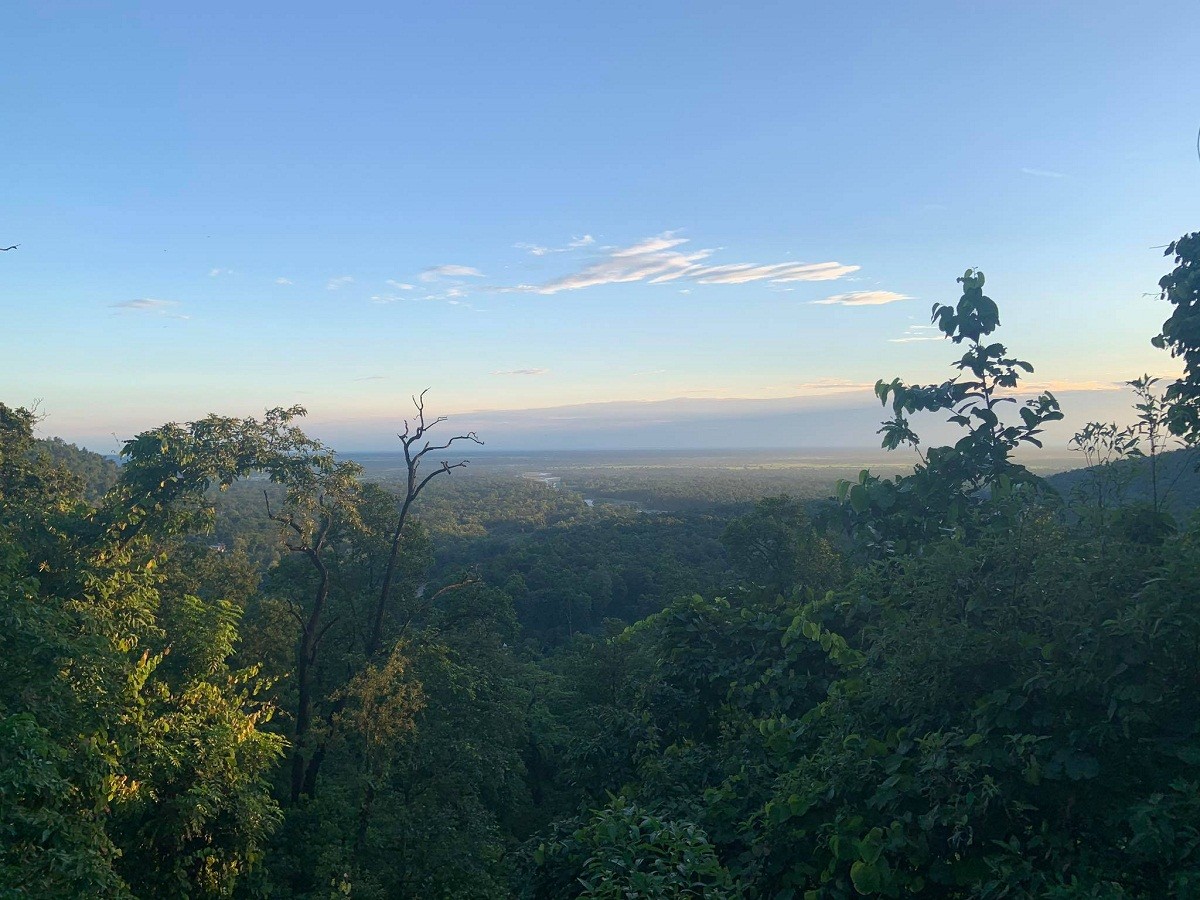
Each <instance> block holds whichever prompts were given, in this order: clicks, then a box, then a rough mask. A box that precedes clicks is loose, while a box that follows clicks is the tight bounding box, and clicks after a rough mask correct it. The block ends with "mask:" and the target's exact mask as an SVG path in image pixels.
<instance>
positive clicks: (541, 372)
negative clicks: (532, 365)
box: [492, 369, 550, 375]
mask: <svg viewBox="0 0 1200 900" xmlns="http://www.w3.org/2000/svg"><path fill="white" fill-rule="evenodd" d="M492 374H493V375H548V374H550V370H549V369H508V370H507V371H502V372H493V373H492Z"/></svg>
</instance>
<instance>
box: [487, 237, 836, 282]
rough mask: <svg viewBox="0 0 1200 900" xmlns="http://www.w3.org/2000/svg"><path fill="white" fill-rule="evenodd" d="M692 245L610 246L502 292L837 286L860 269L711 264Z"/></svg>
mask: <svg viewBox="0 0 1200 900" xmlns="http://www.w3.org/2000/svg"><path fill="white" fill-rule="evenodd" d="M688 242H689V241H688V239H687V238H682V237H677V236H676V234H675V232H673V231H664V232H663V233H662V234H658V235H655V236H654V237H649V238H645V239H644V240H641V241H638V242H637V243H635V244H632V245H630V246H628V247H607V248H604V249H605V255H604V256H602V257H600V258H599V259H598V260H596V261H595V262H593V263H590V264H589V265H587V266H584V267H583V268H581V269H579V270H577V271H575V272H572V273H570V274H568V275H564V276H561V277H559V278H555V279H553V280H551V281H547V282H545V283H543V284H521V285H516V286H514V287H508V288H500V290H501V291H504V292H508V293H527V294H543V295H552V294H558V293H560V292H562V291H577V290H582V289H583V288H589V287H598V286H600V285H605V284H628V283H631V282H639V281H640V282H646V283H647V284H662V283H665V282H668V281H675V280H676V279H683V280H685V281H690V282H694V283H696V284H747V283H750V282H754V281H763V282H766V283H768V284H785V283H788V282H794V281H834V280H836V279H838V278H841V277H842V276H844V275H849V274H850V273H852V272H857V271H858V269H859V267H858V266H852V265H843V264H842V263H839V262H821V263H798V262H782V263H770V264H766V265H760V264H758V263H723V264H721V265H711V264H709V263H708V259H709V258H710V257H711V256H712V255H713V253H715V252H716V251H715V250H707V249H704V250H690V251H689V250H683V249H680V248H681V247H682V246H683V245H684V244H687V243H688Z"/></svg>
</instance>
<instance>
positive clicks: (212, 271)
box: [208, 269, 233, 278]
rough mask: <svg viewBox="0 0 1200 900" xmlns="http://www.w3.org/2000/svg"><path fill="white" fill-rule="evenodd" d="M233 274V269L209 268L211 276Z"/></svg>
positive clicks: (209, 275)
mask: <svg viewBox="0 0 1200 900" xmlns="http://www.w3.org/2000/svg"><path fill="white" fill-rule="evenodd" d="M232 274H233V270H232V269H209V270H208V277H209V278H217V277H219V276H221V275H232Z"/></svg>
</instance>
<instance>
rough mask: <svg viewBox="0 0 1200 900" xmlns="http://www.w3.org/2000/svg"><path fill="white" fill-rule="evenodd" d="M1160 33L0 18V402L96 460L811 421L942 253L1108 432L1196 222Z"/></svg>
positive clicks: (866, 397)
mask: <svg viewBox="0 0 1200 900" xmlns="http://www.w3.org/2000/svg"><path fill="white" fill-rule="evenodd" d="M1197 36H1198V29H1197V14H1196V8H1195V6H1194V4H1192V3H1175V4H1172V3H1164V4H1157V5H1155V6H1154V7H1151V8H1141V9H1139V8H1137V7H1136V6H1135V5H1133V4H1129V3H1115V2H1113V3H1105V2H1088V3H1083V2H1079V3H1053V4H1047V3H1044V2H1039V3H1019V2H1005V3H999V2H996V3H912V4H894V3H862V4H855V5H853V6H852V7H849V6H844V5H841V4H813V3H748V4H732V3H700V2H697V3H687V4H682V3H678V4H677V3H651V4H646V3H638V4H633V3H616V2H608V3H604V4H564V3H545V4H535V3H515V4H459V3H438V4H395V3H387V4H384V3H378V4H375V3H344V4H327V3H320V4H317V3H306V2H291V3H286V4H284V3H256V4H244V3H239V4H233V3H221V2H210V3H205V4H202V5H193V6H186V5H184V4H149V3H147V4H138V3H112V4H101V3H56V2H26V3H22V2H18V3H15V4H10V5H9V6H8V7H6V12H5V18H4V28H3V30H2V31H0V59H3V61H4V62H3V70H4V72H5V83H6V87H5V90H4V91H3V92H0V148H2V152H0V164H2V172H3V190H2V191H0V246H4V245H7V244H13V243H16V244H20V247H19V249H18V250H16V251H12V252H9V253H6V254H3V255H0V305H2V306H3V310H4V319H5V341H4V344H5V353H4V354H3V355H2V356H0V388H2V389H3V395H2V396H3V399H4V401H5V402H8V403H11V404H28V403H30V402H32V401H34V400H40V401H41V408H42V409H43V411H44V412H45V413H46V414H47V419H46V421H45V423H44V429H45V430H46V431H47V432H49V433H56V434H61V435H63V436H64V437H67V438H68V439H71V440H76V441H81V442H84V443H87V444H88V445H89V446H95V447H97V448H99V449H112V447H113V445H114V443H115V441H114V439H113V437H112V435H114V434H115V435H117V436H118V437H121V438H124V437H128V436H130V435H132V434H133V433H135V432H136V431H137V430H139V429H142V428H146V427H150V426H153V425H155V424H157V423H159V422H162V421H165V420H168V419H178V420H182V419H188V418H194V417H196V416H200V415H203V414H204V413H206V412H209V411H217V412H222V413H227V414H251V413H254V412H256V411H261V410H262V409H263V408H265V407H267V406H273V405H281V404H292V403H303V404H304V405H306V406H307V407H308V408H309V410H310V420H311V428H312V430H313V431H314V432H316V433H319V434H322V435H324V436H326V437H328V438H329V439H330V440H332V441H333V442H334V443H336V444H340V445H343V446H347V447H350V446H352V447H353V449H369V448H375V447H380V448H382V447H387V446H388V445H389V436H390V435H391V434H392V433H393V431H394V425H395V423H397V422H398V420H399V419H400V418H402V417H403V415H404V413H405V412H406V411H407V397H408V395H409V394H410V393H411V392H413V391H414V390H419V389H420V388H423V387H430V388H432V390H431V394H430V403H431V406H432V407H435V408H436V409H437V410H438V411H444V412H447V413H450V414H452V415H453V416H454V422H455V423H456V424H457V423H462V424H463V426H464V427H467V426H469V425H471V424H472V415H471V414H472V413H476V414H477V415H476V418H477V419H478V420H479V421H487V422H492V423H503V422H504V421H505V419H504V417H503V416H499V415H498V413H497V411H506V410H530V409H535V410H536V409H546V408H555V407H571V408H572V409H573V412H572V413H571V415H570V416H567V415H566V414H562V415H558V416H557V417H556V418H555V419H554V420H555V421H556V422H558V423H559V424H558V425H557V426H556V429H557V431H556V433H559V432H561V430H562V425H561V423H562V422H569V421H570V420H571V416H579V417H582V418H583V419H587V418H588V416H589V412H588V410H589V409H591V407H588V406H587V404H602V403H608V404H612V403H618V404H620V405H619V407H613V406H604V407H595V409H597V410H601V411H602V412H604V415H610V414H611V412H612V410H613V409H616V408H619V409H620V410H622V415H623V416H625V415H628V416H631V417H632V419H634V420H636V419H639V417H640V418H641V419H644V420H645V421H647V422H655V421H660V420H661V421H667V420H669V419H670V418H671V417H672V416H674V415H676V412H677V410H678V408H679V406H680V404H679V403H677V402H674V401H677V400H687V401H689V403H690V404H691V405H690V406H689V409H693V410H701V411H703V410H704V409H709V408H716V406H715V405H714V404H716V401H717V400H721V399H728V398H742V399H748V400H754V401H762V400H774V401H779V406H778V415H779V416H780V417H784V418H786V417H787V416H791V415H792V414H793V411H794V409H795V408H797V403H799V405H800V406H804V405H805V402H807V403H808V404H809V406H810V407H811V408H812V409H824V410H829V415H831V416H832V415H835V413H836V411H837V410H840V409H843V408H847V409H848V408H852V407H854V408H857V407H861V406H862V405H863V404H866V403H869V402H870V387H869V385H870V384H873V383H874V381H875V380H876V379H877V378H880V377H885V378H889V379H890V378H891V377H892V376H894V375H900V376H902V377H905V378H907V379H911V380H918V379H921V380H934V379H940V378H942V377H944V374H945V373H946V371H947V369H946V364H947V362H948V361H949V360H950V359H952V358H953V357H954V355H955V354H954V353H953V351H952V348H951V347H949V346H947V345H946V344H944V343H941V342H938V341H934V340H926V339H925V338H928V337H929V333H928V331H925V330H923V329H922V328H921V327H920V326H923V325H926V324H927V323H928V311H929V307H930V305H931V303H932V302H934V301H942V302H949V301H953V300H954V299H955V298H956V297H957V293H956V291H955V287H956V285H955V283H954V278H955V276H956V275H958V274H961V272H962V270H963V269H965V268H967V267H968V266H978V267H980V268H982V269H983V270H984V271H985V272H986V273H987V275H988V287H989V293H990V294H991V295H992V296H993V297H994V298H995V299H996V300H997V301H998V302H999V303H1000V305H1001V310H1002V315H1003V319H1004V322H1005V327H1004V328H1003V329H1002V331H1001V332H1000V337H1001V338H1002V339H1003V340H1004V341H1006V342H1007V343H1008V344H1009V346H1010V348H1011V349H1013V350H1014V351H1016V352H1017V353H1018V354H1019V355H1021V356H1022V357H1024V358H1026V359H1029V360H1031V361H1033V362H1034V364H1035V365H1036V366H1037V370H1038V371H1037V374H1036V380H1037V381H1038V382H1040V383H1046V384H1049V385H1052V386H1054V387H1055V388H1056V389H1058V390H1059V391H1060V392H1061V393H1062V396H1063V399H1064V403H1065V404H1066V405H1067V406H1068V409H1070V402H1071V399H1072V398H1075V397H1078V400H1079V402H1078V403H1077V406H1078V408H1080V409H1086V410H1088V411H1089V413H1092V412H1093V411H1095V410H1099V412H1100V413H1101V414H1107V413H1108V410H1109V408H1110V407H1111V409H1112V410H1113V414H1115V410H1116V409H1117V408H1118V407H1119V406H1121V405H1123V404H1124V403H1125V397H1124V396H1123V395H1121V394H1120V392H1118V391H1115V390H1113V389H1112V388H1113V386H1114V383H1117V382H1120V381H1122V380H1124V379H1127V378H1130V377H1133V376H1135V375H1138V374H1140V373H1141V372H1143V371H1150V372H1155V373H1170V372H1173V371H1174V370H1175V368H1174V366H1173V364H1172V362H1171V361H1170V359H1169V358H1167V357H1166V356H1165V355H1163V354H1162V353H1160V352H1159V351H1155V350H1153V349H1151V348H1150V346H1149V338H1150V336H1151V335H1153V334H1154V333H1155V332H1156V331H1157V327H1158V325H1159V324H1160V323H1161V321H1162V320H1163V319H1164V318H1165V316H1166V312H1167V310H1166V308H1165V304H1163V303H1162V302H1161V301H1158V300H1157V299H1155V298H1154V297H1153V296H1147V295H1148V294H1149V293H1151V292H1153V291H1154V288H1155V283H1156V281H1157V279H1158V278H1159V277H1160V276H1161V275H1162V274H1163V272H1164V271H1166V268H1167V265H1166V262H1165V261H1164V260H1163V258H1162V256H1161V249H1158V250H1156V249H1153V248H1154V247H1156V246H1159V245H1162V244H1165V243H1167V242H1168V241H1169V240H1171V239H1172V238H1173V237H1176V236H1178V235H1179V234H1182V233H1184V232H1186V231H1190V230H1194V229H1195V228H1197V227H1198V225H1200V223H1198V222H1197V220H1196V218H1195V213H1196V210H1197V208H1198V204H1197V201H1198V200H1200V160H1198V159H1197V155H1196V131H1197V128H1198V127H1200V102H1198V101H1200V82H1197V81H1196V79H1195V78H1193V77H1192V69H1193V67H1194V49H1195V43H1196V38H1197ZM830 298H833V299H832V300H831V299H830ZM901 298H904V299H901ZM823 301H827V302H823ZM792 398H801V401H796V400H794V399H792ZM632 401H640V402H639V403H633V402H632ZM653 401H658V402H657V403H655V402H653ZM663 401H672V402H671V403H665V402H663ZM705 404H708V406H705ZM1106 404H1107V405H1106ZM719 405H720V408H721V410H722V413H721V415H722V416H726V415H728V410H729V409H731V408H735V407H730V405H729V404H728V403H725V404H719ZM749 408H750V407H749V406H747V409H749ZM753 409H754V410H755V413H754V418H753V424H745V428H747V429H748V430H747V432H746V442H747V443H749V444H759V445H763V444H766V445H775V444H778V443H779V442H780V441H782V440H784V439H786V440H788V441H791V440H793V439H794V436H793V435H792V432H791V431H786V430H778V429H772V428H771V427H768V426H765V425H763V424H762V416H761V409H762V407H761V404H757V405H754V407H753ZM485 413H486V415H484V414H485ZM538 415H539V414H536V413H521V414H520V416H519V418H521V421H522V422H523V423H525V424H524V426H523V427H524V428H525V430H524V431H523V432H521V435H520V436H516V435H513V436H511V437H501V438H500V445H501V446H503V445H504V443H505V440H508V442H509V443H510V444H511V443H513V442H522V443H523V444H525V445H536V443H537V441H538V437H537V435H538V428H537V425H536V423H537V421H538ZM540 415H542V416H543V418H545V417H546V416H550V415H552V414H550V413H546V414H540ZM779 421H783V419H782V418H781V419H780V420H779ZM846 421H847V423H848V425H847V427H849V425H850V424H851V419H849V418H848V419H847V420H846ZM531 422H532V423H534V424H533V425H530V424H529V423H531ZM746 422H747V423H749V422H751V420H750V419H747V420H746ZM853 425H854V427H855V428H858V427H859V425H858V420H857V419H854V420H853ZM738 427H741V426H739V425H738V423H737V421H736V418H735V420H733V421H732V422H731V424H730V428H731V429H732V430H736V429H737V428H738ZM496 429H497V434H498V435H504V429H503V425H502V424H499V425H496ZM566 430H567V432H569V431H570V429H569V427H568V428H567V429H566ZM637 435H638V436H637V438H636V440H638V441H641V442H651V443H653V440H654V439H653V438H652V437H647V436H646V433H645V429H644V428H640V429H638V430H637ZM485 437H487V435H485ZM671 439H672V440H677V439H679V438H678V437H677V436H672V438H671ZM556 440H557V441H558V443H559V444H562V443H563V442H566V443H567V444H569V443H570V437H569V434H568V437H566V438H563V437H561V436H560V437H559V438H556ZM578 440H579V441H580V442H583V443H586V442H587V441H588V440H589V438H588V429H581V430H580V434H579V437H578ZM630 440H635V438H633V437H631V438H630ZM873 440H874V437H873V435H872V434H870V433H866V434H862V435H861V436H859V437H858V438H854V439H850V438H848V439H847V441H846V443H850V444H854V443H861V444H863V445H868V444H870V443H871V442H872V441H873Z"/></svg>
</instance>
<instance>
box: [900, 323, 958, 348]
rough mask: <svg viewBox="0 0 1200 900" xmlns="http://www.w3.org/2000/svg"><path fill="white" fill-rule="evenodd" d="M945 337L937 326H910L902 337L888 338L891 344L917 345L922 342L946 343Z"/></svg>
mask: <svg viewBox="0 0 1200 900" xmlns="http://www.w3.org/2000/svg"><path fill="white" fill-rule="evenodd" d="M945 339H946V338H945V335H943V334H942V332H941V331H940V330H939V329H938V328H937V326H935V325H909V326H908V327H907V328H906V329H904V334H902V335H900V337H894V338H888V343H891V344H915V343H920V342H922V341H944V340H945Z"/></svg>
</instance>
